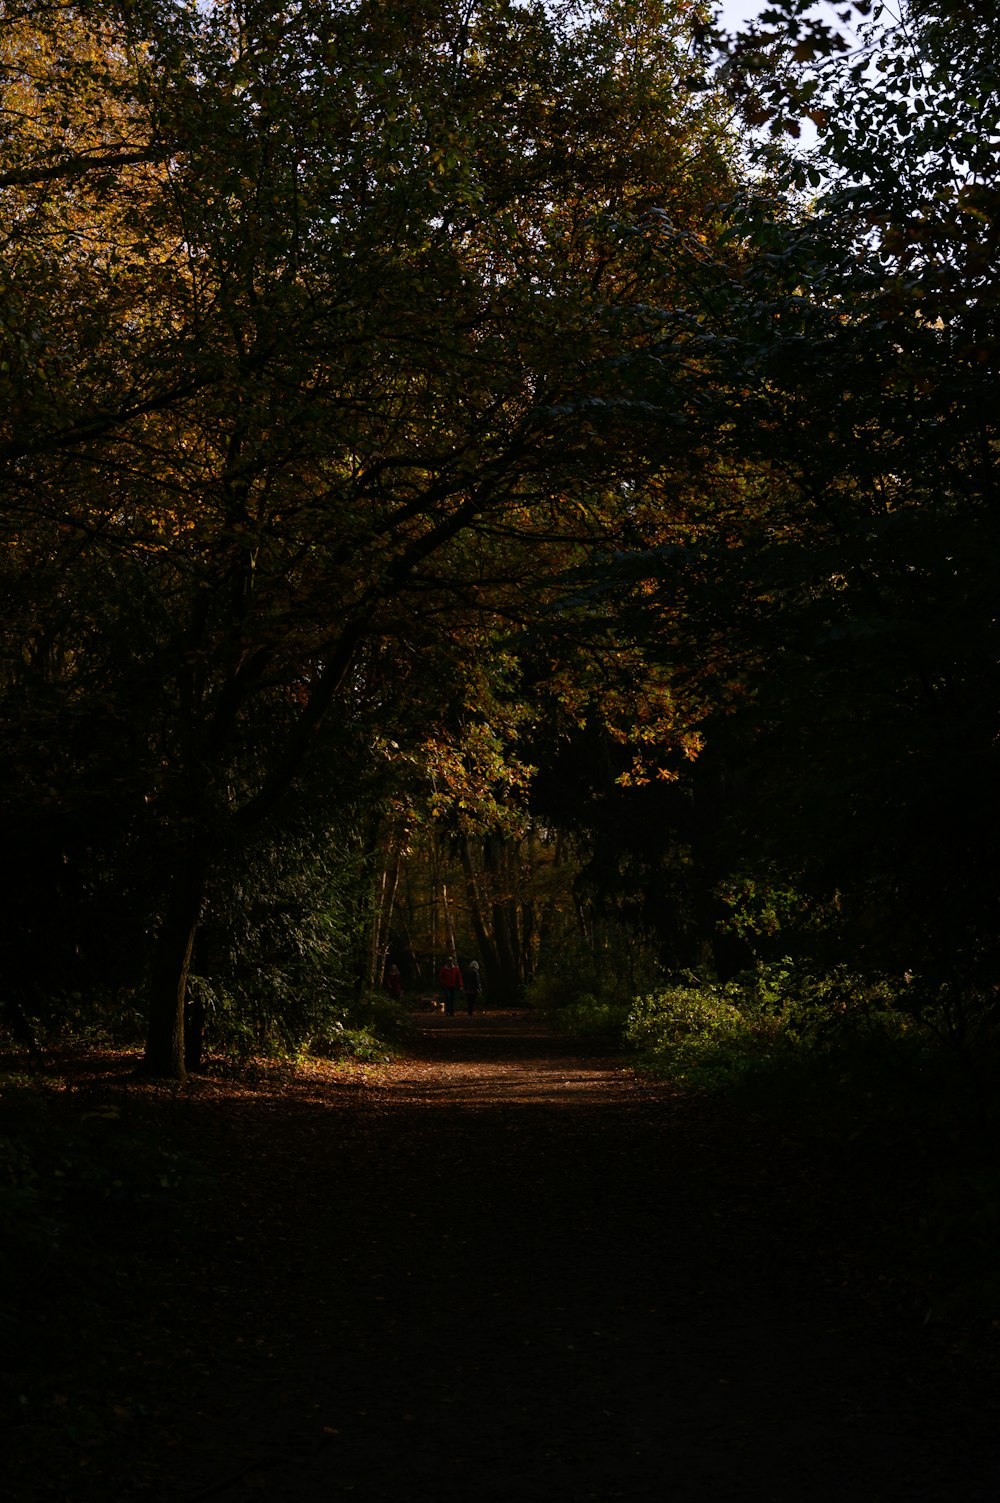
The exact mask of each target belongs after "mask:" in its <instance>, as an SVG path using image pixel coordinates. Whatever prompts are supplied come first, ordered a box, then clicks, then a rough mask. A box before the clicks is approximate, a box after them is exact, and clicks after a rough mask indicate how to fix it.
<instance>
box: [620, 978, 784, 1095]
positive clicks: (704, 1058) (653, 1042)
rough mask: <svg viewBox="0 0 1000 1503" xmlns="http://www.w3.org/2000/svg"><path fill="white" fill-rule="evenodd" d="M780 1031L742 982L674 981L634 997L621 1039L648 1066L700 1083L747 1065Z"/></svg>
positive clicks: (720, 1079)
mask: <svg viewBox="0 0 1000 1503" xmlns="http://www.w3.org/2000/svg"><path fill="white" fill-rule="evenodd" d="M780 1031H781V1030H780V1020H779V1017H778V1016H777V1015H776V1014H775V1012H774V1011H773V1010H771V1009H769V1008H768V1007H767V1006H766V1005H764V1004H763V1003H762V1001H761V999H760V998H759V997H757V996H755V995H754V994H753V993H752V992H751V991H750V990H749V989H747V988H742V987H740V986H738V985H734V984H732V983H729V984H727V985H725V986H722V985H714V984H708V985H700V986H698V985H691V984H679V985H674V986H669V987H666V988H664V989H663V990H661V991H658V992H652V993H650V994H649V995H648V996H645V997H637V998H636V1000H635V1002H634V1003H633V1006H632V1009H631V1011H630V1013H629V1016H628V1021H627V1023H626V1027H625V1039H626V1041H627V1042H628V1043H629V1044H630V1045H631V1047H632V1048H633V1049H634V1050H635V1052H636V1053H637V1055H638V1057H639V1059H640V1061H641V1062H642V1063H643V1064H644V1065H646V1066H647V1067H648V1068H652V1069H654V1070H656V1071H657V1073H661V1074H665V1075H668V1076H670V1077H671V1078H672V1079H676V1080H678V1081H683V1082H684V1083H685V1084H687V1085H690V1086H694V1087H696V1088H699V1089H704V1088H717V1087H719V1086H722V1085H725V1084H726V1083H728V1082H730V1081H732V1080H734V1079H735V1078H737V1077H739V1076H740V1075H742V1074H743V1073H745V1072H746V1071H747V1070H748V1069H751V1068H753V1067H754V1065H755V1064H756V1063H757V1061H758V1060H759V1059H760V1058H761V1056H766V1054H767V1052H768V1050H769V1049H770V1048H772V1047H773V1046H774V1044H775V1041H776V1039H777V1038H778V1036H779V1034H780Z"/></svg>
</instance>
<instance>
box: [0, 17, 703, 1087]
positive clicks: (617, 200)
mask: <svg viewBox="0 0 1000 1503" xmlns="http://www.w3.org/2000/svg"><path fill="white" fill-rule="evenodd" d="M8 10H9V12H10V21H11V25H10V27H9V29H8V31H7V33H6V34H5V38H4V42H3V46H4V49H5V56H4V61H5V65H6V69H7V77H8V80H9V92H8V94H7V96H6V101H5V113H4V115H3V117H2V120H3V131H4V147H5V170H4V173H3V174H2V176H0V216H2V233H3V274H4V277H5V281H6V285H7V292H8V296H7V303H6V314H5V326H4V341H5V342H4V362H3V367H2V369H0V380H2V382H3V384H4V388H5V391H4V396H5V398H6V402H5V406H6V411H7V414H8V417H7V423H6V426H5V428H4V431H3V434H2V436H0V466H2V472H0V481H2V484H3V487H4V497H5V520H4V524H3V525H4V571H5V575H6V580H5V582H6V583H7V584H8V585H9V586H10V589H9V594H8V599H9V600H10V601H11V605H10V609H9V611H8V612H7V614H6V617H5V621H4V635H5V641H6V651H5V679H4V695H5V699H6V705H7V708H8V710H9V711H10V714H9V715H8V724H9V725H10V726H11V727H12V730H11V732H10V734H9V736H8V737H7V739H6V741H5V744H4V746H3V748H2V755H3V758H4V761H5V763H6V769H7V773H8V778H9V786H10V787H11V788H12V790H13V791H12V792H11V793H10V794H9V796H8V801H7V805H6V810H5V816H4V817H5V819H6V822H7V824H8V826H9V827H10V828H14V829H17V830H18V831H20V832H21V834H22V836H23V840H22V844H25V845H26V844H30V843H31V842H32V840H33V839H34V832H36V831H37V829H38V828H39V827H40V825H41V826H44V828H45V830H46V841H47V850H48V852H49V860H48V863H47V864H46V863H43V870H42V871H41V875H40V877H39V882H38V886H37V890H36V891H35V892H34V893H33V894H31V901H32V903H33V904H34V906H35V908H36V910H37V908H38V907H39V906H40V905H41V904H42V903H43V902H44V901H45V893H46V884H47V883H48V886H49V891H50V892H51V891H53V890H54V889H53V887H52V883H53V872H54V871H55V870H56V868H57V867H59V865H60V863H62V864H63V865H66V864H68V865H69V866H70V867H71V868H76V869H79V868H81V867H82V866H87V867H88V868H95V867H99V866H100V865H101V863H102V862H103V863H104V864H105V865H106V867H107V868H108V870H109V871H110V872H111V873H112V874H113V880H114V876H115V875H120V874H121V873H122V872H123V871H124V870H125V869H127V870H128V872H129V874H130V882H131V883H132V884H133V886H134V894H133V895H132V896H130V897H129V902H130V905H131V906H132V908H133V911H134V912H135V913H137V914H138V915H139V924H140V926H141V927H148V928H149V929H150V931H151V933H152V937H153V948H152V955H151V960H150V964H149V1009H150V1010H149V1017H150V1026H149V1035H148V1044H147V1053H146V1059H147V1064H148V1066H149V1068H150V1069H152V1070H155V1071H171V1072H174V1073H180V1072H181V1071H182V1069H183V1041H182V1028H183V1021H182V1020H183V1000H184V994H185V983H186V975H187V968H188V964H189V960H190V955H191V948H192V943H193V940H194V936H195V933H196V929H197V925H198V920H199V915H200V913H201V910H202V905H203V900H204V893H205V889H206V883H207V881H208V879H209V874H210V872H211V870H212V868H213V866H214V865H215V864H216V863H217V861H218V860H219V858H220V856H222V855H225V854H227V853H228V854H229V855H231V853H232V852H233V851H234V850H235V849H238V848H239V844H240V842H241V841H242V840H244V839H245V838H246V837H247V835H248V833H249V832H250V831H251V830H252V829H253V828H254V827H255V826H258V825H259V824H260V823H261V822H262V821H264V820H266V819H268V818H273V816H274V815H275V813H276V811H277V810H278V809H279V808H280V806H281V801H282V799H283V798H284V797H285V796H286V794H287V792H288V789H289V788H290V786H291V785H292V784H293V783H294V782H295V780H296V778H297V777H298V776H299V774H300V772H301V769H302V767H303V765H304V761H305V759H306V757H307V756H308V755H309V754H310V752H314V751H315V750H316V749H317V748H318V747H321V748H322V749H323V750H324V752H325V755H326V757H327V758H328V760H329V767H330V772H329V776H330V777H331V778H335V777H336V776H337V772H336V768H337V756H338V746H339V748H340V751H341V753H342V752H343V749H344V747H345V746H347V745H348V744H350V739H351V738H352V737H354V736H358V735H370V734H371V726H372V716H371V714H370V713H369V710H370V708H371V706H372V705H375V704H381V705H382V706H384V707H388V706H391V707H392V710H393V713H395V715H396V716H399V715H400V714H401V713H402V714H405V703H406V695H407V692H408V690H407V686H408V685H409V686H412V685H413V682H414V680H415V679H417V678H419V676H420V672H421V661H422V656H421V655H422V653H423V651H424V649H425V647H426V644H427V640H428V636H430V637H431V638H432V639H433V641H434V643H435V654H434V661H435V663H436V664H438V665H440V664H444V665H445V666H444V669H443V671H444V673H445V674H447V673H449V672H451V671H452V670H453V666H454V664H456V663H460V662H461V661H462V659H463V655H464V654H465V653H466V652H467V651H468V650H469V645H470V643H472V642H474V640H475V631H479V630H482V629H484V623H486V624H487V626H488V623H489V622H490V621H496V620H500V619H504V618H505V617H506V616H507V615H509V614H510V612H511V609H512V607H511V598H512V591H513V592H514V593H517V594H519V597H520V598H519V601H518V605H517V610H516V612H515V614H523V612H524V611H526V610H535V611H536V612H537V610H538V609H539V608H540V607H541V606H542V605H543V604H544V603H545V601H546V599H547V598H548V596H549V595H550V594H551V586H550V584H549V582H548V581H549V580H550V578H551V576H552V574H553V573H555V572H557V571H558V570H560V569H564V568H565V567H566V565H567V562H568V561H569V560H571V559H573V558H576V559H577V560H579V558H580V556H581V550H582V549H584V548H585V547H587V546H588V545H589V544H590V543H591V542H592V541H593V540H594V539H595V538H597V539H601V540H604V539H607V538H608V537H610V536H613V535H614V534H615V532H616V529H620V528H621V527H622V526H625V525H626V524H627V521H628V514H629V511H630V506H631V501H630V494H629V490H628V484H629V482H632V483H634V482H635V480H636V479H637V478H639V477H641V475H642V474H643V472H644V471H645V470H646V469H647V468H648V465H647V461H646V459H645V457H644V456H643V454H642V453H641V451H640V450H639V449H637V447H636V446H635V445H634V443H633V442H632V433H631V429H630V427H629V415H630V412H631V407H632V393H631V391H630V390H629V388H628V387H627V386H626V385H625V384H623V381H622V378H621V374H620V370H619V366H618V363H617V356H618V355H619V354H620V352H621V350H622V349H623V348H625V347H626V346H627V345H634V344H635V342H636V341H639V342H640V343H641V342H643V341H644V340H647V339H648V338H649V337H650V328H649V324H648V318H647V313H646V311H645V310H646V309H647V307H648V306H649V304H650V302H651V296H650V294H651V291H652V289H654V288H655V289H656V291H657V295H658V298H662V295H663V294H662V282H663V275H664V273H663V268H662V267H661V266H659V265H656V264H655V263H654V262H653V261H652V260H651V258H650V257H649V255H648V251H647V247H646V244H645V242H644V240H643V238H642V236H641V235H639V234H637V233H636V232H637V230H638V229H639V227H640V226H641V225H642V224H643V223H645V222H647V221H648V220H649V218H650V216H653V217H657V216H659V217H663V216H668V217H669V220H670V222H671V224H672V225H674V226H675V227H677V229H678V231H681V232H683V231H686V232H688V233H690V234H692V235H709V236H710V235H711V231H712V225H713V223H714V221H715V217H716V209H717V205H718V203H719V201H720V199H722V198H723V197H725V196H726V194H727V193H728V192H729V188H730V183H731V173H730V165H729V155H730V145H729V141H728V137H727V134H726V130H725V127H724V124H723V123H721V120H722V117H721V116H720V112H719V109H718V106H717V103H716V102H715V100H714V99H713V97H712V96H711V95H697V96H695V95H692V94H691V93H690V92H689V91H688V90H687V88H686V87H685V85H684V82H683V80H684V79H685V77H686V76H687V73H688V70H689V64H688V46H689V37H688V22H687V19H686V11H685V7H683V6H679V5H678V6H675V5H673V4H659V3H656V0H643V3H642V4H621V3H611V4H608V5H606V6H603V7H597V8H595V9H593V10H588V11H586V12H584V13H581V14H578V13H576V11H575V9H574V8H573V7H566V8H565V9H563V8H560V7H552V6H542V5H528V6H523V5H516V4H510V3H503V0H484V3H481V4H479V5H458V4H451V3H447V0H445V3H428V4H416V5H413V6H410V7H408V8H406V9H405V10H400V9H393V8H388V7H385V6H381V5H374V4H366V3H355V4H345V5H336V6H335V5H328V4H320V3H312V4H302V5H300V6H297V7H292V8H291V9H289V8H288V7H287V6H279V5H277V4H275V3H271V0H262V3H233V0H222V3H218V4H214V5H211V6H205V7H189V8H183V9H182V8H179V7H176V6H174V5H172V4H166V3H159V0H147V3H139V4H133V3H128V4H124V3H121V4H118V3H115V0H109V3H95V4H91V3H86V0H81V3H80V4H78V5H76V6H71V7H65V8H57V9H52V8H50V7H48V6H45V5H34V4H32V3H30V0H25V3H24V4H22V5H21V6H10V7H8ZM470 628H472V630H471V634H470ZM449 665H450V666H449ZM456 687H457V686H456ZM454 692H455V690H454V687H453V684H452V683H451V682H448V683H447V684H446V687H445V695H446V697H447V696H450V695H452V694H453V693H454ZM401 707H403V708H401ZM43 766H44V768H45V771H44V772H42V771H41V768H42V767H43ZM123 852H127V853H128V860H127V861H126V862H125V863H124V866H123ZM227 859H228V858H227ZM127 891H128V890H127ZM23 959H24V957H22V960H23ZM28 963H29V964H30V960H29V961H28Z"/></svg>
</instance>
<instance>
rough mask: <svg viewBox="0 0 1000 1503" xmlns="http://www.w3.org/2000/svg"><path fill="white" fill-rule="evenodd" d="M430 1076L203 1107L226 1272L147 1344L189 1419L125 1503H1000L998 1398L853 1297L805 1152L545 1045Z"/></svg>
mask: <svg viewBox="0 0 1000 1503" xmlns="http://www.w3.org/2000/svg"><path fill="white" fill-rule="evenodd" d="M417 1054H418V1057H417V1058H414V1059H410V1060H408V1061H406V1062H405V1063H403V1064H401V1065H399V1066H396V1067H394V1068H393V1069H392V1070H390V1071H389V1072H388V1074H387V1076H386V1078H385V1079H384V1080H382V1081H380V1082H379V1083H377V1084H374V1085H370V1086H366V1087H362V1088H355V1089H354V1091H353V1095H351V1090H350V1088H349V1087H346V1086H342V1087H339V1088H338V1087H336V1086H330V1085H329V1084H326V1085H322V1084H318V1085H317V1087H316V1089H315V1091H314V1092H312V1093H309V1092H303V1093H300V1094H299V1095H298V1096H296V1097H294V1098H293V1099H288V1098H282V1099H279V1098H277V1097H276V1096H275V1097H268V1096H266V1095H264V1096H261V1097H259V1098H255V1099H252V1100H248V1101H247V1102H246V1103H245V1104H244V1105H243V1106H242V1107H234V1105H233V1103H232V1102H231V1101H226V1100H222V1099H220V1100H218V1101H214V1100H213V1099H211V1097H210V1096H206V1097H204V1098H202V1099H199V1098H198V1097H197V1096H195V1097H194V1098H193V1100H192V1103H191V1107H190V1110H191V1114H192V1115H191V1122H192V1130H193V1131H195V1132H196V1133H198V1134H199V1135H200V1136H201V1139H202V1141H203V1142H204V1143H205V1145H206V1154H207V1156H208V1159H209V1162H208V1165H207V1167H208V1168H209V1170H210V1172H211V1174H212V1175H213V1176H214V1180H213V1182H212V1186H211V1187H210V1188H209V1189H208V1190H207V1191H206V1193H205V1194H204V1195H203V1196H202V1197H201V1199H200V1201H199V1203H198V1206H197V1207H196V1208H195V1209H194V1210H193V1211H192V1212H191V1214H197V1216H198V1217H199V1218H200V1222H201V1227H200V1231H201V1234H202V1235H201V1237H200V1239H199V1240H200V1244H201V1245H203V1246H204V1247H205V1248H206V1249H210V1250H211V1251H212V1255H213V1257H214V1258H215V1261H214V1262H213V1264H212V1267H211V1271H210V1272H209V1273H208V1275H207V1276H206V1274H205V1273H204V1271H202V1272H200V1273H199V1274H198V1277H197V1278H196V1279H194V1278H192V1279H190V1280H189V1286H190V1287H188V1288H187V1291H186V1293H185V1294H184V1297H183V1299H182V1301H181V1302H180V1305H179V1304H178V1301H177V1300H176V1297H175V1296H172V1298H173V1303H169V1302H168V1303H167V1304H166V1305H165V1306H164V1307H163V1308H162V1309H159V1310H157V1309H156V1308H153V1309H151V1310H149V1311H148V1314H147V1326H146V1328H145V1330H144V1331H143V1330H141V1329H139V1330H137V1334H136V1342H137V1346H138V1348H139V1350H140V1351H142V1352H145V1353H146V1354H147V1355H148V1353H149V1352H150V1350H155V1349H157V1343H159V1349H160V1350H162V1349H163V1346H164V1344H165V1340H166V1343H167V1344H169V1346H170V1348H171V1352H172V1360H173V1363H174V1366H175V1369H176V1372H177V1373H178V1374H179V1377H178V1378H177V1380H176V1383H177V1384H184V1385H185V1386H184V1388H183V1391H180V1392H179V1393H178V1396H177V1402H176V1404H175V1405H174V1407H173V1408H171V1405H170V1404H169V1403H168V1404H167V1405H166V1406H165V1407H162V1408H161V1410H160V1411H159V1412H158V1414H157V1416H156V1417H155V1421H151V1422H149V1423H148V1424H147V1425H146V1427H145V1428H144V1429H141V1430H139V1431H136V1430H135V1427H133V1431H132V1432H131V1433H132V1436H133V1438H131V1439H130V1440H129V1441H128V1444H123V1449H122V1451H121V1454H120V1456H119V1458H118V1462H117V1466H118V1471H117V1477H115V1476H112V1477H111V1478H110V1479H109V1481H108V1483H107V1485H106V1486H105V1488H104V1491H103V1494H102V1496H106V1497H108V1498H109V1499H111V1500H112V1503H114V1500H116V1499H118V1498H122V1499H128V1498H131V1497H132V1496H136V1497H147V1498H148V1497H150V1496H153V1497H155V1498H156V1499H157V1500H158V1503H200V1500H203V1499H209V1498H211V1499H218V1500H221V1503H237V1500H243V1499H247V1500H249V1499H255V1498H261V1497H263V1498H271V1499H287V1500H294V1503H332V1500H340V1499H348V1500H352V1499H354V1500H369V1503H381V1500H386V1503H388V1500H393V1503H407V1500H424V1499H433V1500H440V1503H479V1500H482V1503H501V1500H504V1503H506V1500H511V1503H515V1500H516V1503H521V1500H526V1503H535V1500H538V1503H540V1500H543V1499H544V1500H546V1503H576V1500H592V1499H593V1500H601V1503H612V1500H619V1499H627V1500H634V1503H639V1500H659V1499H669V1500H671V1503H728V1500H734V1503H735V1500H740V1503H743V1500H751V1499H752V1500H757V1499H760V1500H770V1503H804V1500H820V1503H825V1500H831V1503H833V1500H844V1503H847V1500H851V1503H997V1500H998V1499H1000V1449H998V1434H1000V1426H998V1404H997V1400H998V1394H997V1393H996V1392H995V1391H993V1390H991V1389H989V1388H988V1387H987V1386H986V1385H985V1383H984V1380H983V1378H982V1376H981V1374H980V1376H979V1377H977V1376H976V1375H975V1374H974V1373H973V1372H972V1371H970V1370H969V1368H968V1366H967V1365H966V1364H964V1363H963V1362H961V1361H958V1360H956V1359H955V1357H954V1355H953V1354H952V1353H951V1352H950V1350H949V1344H948V1339H947V1336H946V1335H945V1334H943V1333H942V1332H941V1331H939V1330H935V1329H934V1328H927V1329H924V1328H923V1327H922V1326H921V1324H920V1320H919V1317H918V1316H917V1314H916V1313H915V1312H913V1311H910V1310H906V1309H904V1310H901V1311H888V1312H887V1311H884V1310H880V1309H879V1307H878V1305H877V1304H876V1303H875V1302H874V1301H873V1299H872V1297H871V1294H870V1291H868V1290H866V1289H865V1288H864V1287H861V1284H859V1283H858V1282H856V1281H855V1282H852V1281H848V1283H847V1284H846V1285H845V1283H844V1280H843V1275H842V1266H841V1261H840V1257H839V1254H838V1251H837V1248H836V1244H835V1239H834V1241H833V1242H830V1241H829V1239H828V1238H827V1237H826V1235H825V1234H824V1231H823V1228H822V1227H821V1226H820V1225H818V1224H817V1222H816V1219H815V1216H814V1215H813V1211H814V1210H815V1196H814V1195H813V1192H812V1189H811V1187H810V1185H809V1167H808V1165H806V1166H802V1165H801V1163H800V1162H799V1161H798V1159H797V1157H796V1154H795V1153H794V1151H791V1150H790V1151H789V1153H788V1159H787V1163H785V1162H776V1161H775V1160H774V1159H773V1158H772V1160H771V1162H770V1163H769V1164H767V1165H765V1166H764V1171H763V1172H762V1166H761V1162H760V1148H759V1145H758V1144H756V1143H753V1142H748V1141H746V1139H745V1138H740V1137H739V1136H734V1126H733V1124H732V1123H728V1122H725V1121H722V1120H720V1119H719V1118H718V1117H717V1116H715V1115H712V1114H709V1113H707V1112H706V1109H705V1108H704V1107H699V1106H697V1105H694V1106H693V1105H692V1104H690V1103H683V1102H679V1101H678V1100H676V1099H675V1098H673V1097H671V1095H670V1094H669V1093H668V1092H666V1091H662V1090H658V1089H656V1088H652V1087H648V1086H645V1085H643V1084H642V1083H640V1082H637V1081H636V1078H635V1076H634V1075H633V1073H632V1072H631V1071H629V1070H626V1069H623V1068H622V1067H621V1066H619V1065H617V1064H616V1063H615V1062H614V1061H610V1060H605V1059H599V1058H598V1059H594V1058H584V1057H581V1056H580V1054H579V1053H578V1052H574V1049H573V1046H572V1045H571V1044H569V1043H567V1042H566V1041H565V1040H560V1039H556V1038H554V1037H552V1036H551V1035H549V1034H548V1033H546V1032H545V1030H544V1029H542V1028H541V1027H540V1026H539V1025H538V1024H537V1023H535V1022H533V1021H531V1020H530V1019H529V1018H528V1017H526V1016H525V1015H523V1014H513V1013H508V1014H501V1013H491V1014H485V1015H479V1016H476V1017H473V1018H466V1017H464V1016H459V1017H456V1018H454V1019H446V1018H444V1017H441V1016H437V1015H434V1016H428V1017H426V1018H425V1019H424V1020H423V1021H422V1023H421V1028H420V1036H419V1043H418V1051H417ZM347 1097H350V1099H349V1101H347V1105H346V1106H345V1098H347ZM779 1157H780V1156H779ZM807 1203H810V1204H811V1205H812V1211H810V1212H809V1214H806V1212H805V1210H804V1207H805V1206H806V1205H807ZM190 1231H191V1228H190V1227H188V1233H189V1234H190ZM184 1278H185V1273H184V1270H183V1269H181V1268H178V1269H176V1270H175V1272H174V1279H175V1282H176V1281H179V1282H180V1285H181V1286H182V1287H183V1285H184ZM862 1282H863V1281H862ZM164 1320H167V1321H168V1322H172V1327H171V1329H170V1330H169V1331H168V1332H166V1333H164V1331H163V1323H164ZM137 1360H138V1359H137ZM140 1442H141V1443H140ZM81 1495H82V1494H81ZM39 1496H42V1494H41V1493H40V1494H39ZM45 1496H51V1494H48V1493H46V1494H45ZM59 1496H60V1497H67V1498H71V1499H74V1495H73V1492H72V1490H71V1489H70V1490H69V1491H65V1490H63V1491H62V1492H60V1493H59ZM87 1496H88V1497H89V1496H90V1494H88V1495H87ZM95 1496H96V1494H95ZM74 1503H75V1499H74Z"/></svg>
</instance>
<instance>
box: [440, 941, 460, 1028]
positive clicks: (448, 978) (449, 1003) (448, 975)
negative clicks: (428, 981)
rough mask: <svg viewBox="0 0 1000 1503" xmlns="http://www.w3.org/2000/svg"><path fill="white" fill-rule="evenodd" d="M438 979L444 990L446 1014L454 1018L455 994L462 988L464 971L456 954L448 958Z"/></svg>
mask: <svg viewBox="0 0 1000 1503" xmlns="http://www.w3.org/2000/svg"><path fill="white" fill-rule="evenodd" d="M438 981H439V982H440V983H441V990H442V991H443V992H444V1010H445V1015H446V1016H447V1017H449V1018H453V1017H454V1016H455V994H456V992H460V991H461V990H462V973H461V971H460V970H459V969H458V961H457V960H456V959H455V957H454V955H452V957H451V959H450V960H446V961H445V963H444V965H443V966H442V967H441V969H440V970H439V971H438Z"/></svg>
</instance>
